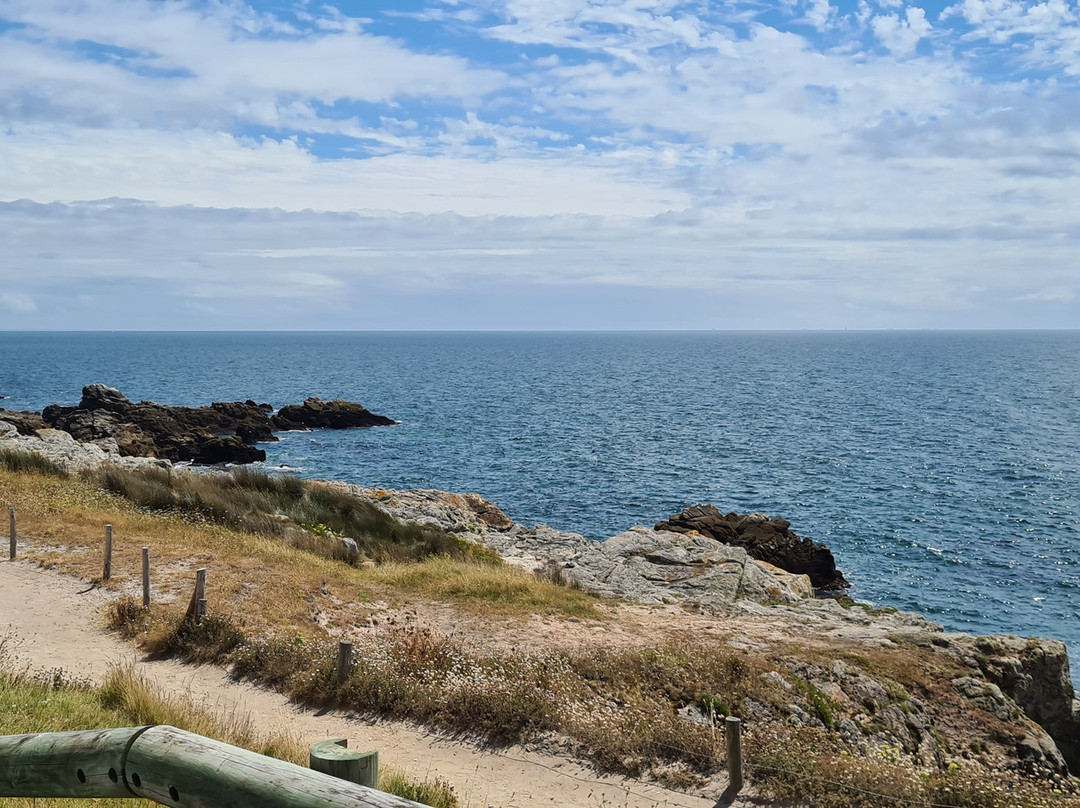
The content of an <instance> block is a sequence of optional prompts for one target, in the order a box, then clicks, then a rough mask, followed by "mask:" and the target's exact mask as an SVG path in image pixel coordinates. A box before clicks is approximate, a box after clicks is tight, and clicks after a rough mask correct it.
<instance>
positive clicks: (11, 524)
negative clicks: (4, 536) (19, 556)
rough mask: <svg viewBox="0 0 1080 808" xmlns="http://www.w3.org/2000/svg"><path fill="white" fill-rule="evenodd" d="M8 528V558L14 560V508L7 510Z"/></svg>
mask: <svg viewBox="0 0 1080 808" xmlns="http://www.w3.org/2000/svg"><path fill="white" fill-rule="evenodd" d="M8 527H10V529H11V545H10V547H9V548H8V558H10V559H11V560H12V561H14V560H15V508H14V507H11V508H8Z"/></svg>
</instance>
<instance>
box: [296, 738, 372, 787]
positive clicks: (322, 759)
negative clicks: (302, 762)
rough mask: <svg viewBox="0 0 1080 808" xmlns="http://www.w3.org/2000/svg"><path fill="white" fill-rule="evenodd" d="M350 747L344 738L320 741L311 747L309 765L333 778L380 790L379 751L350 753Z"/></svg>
mask: <svg viewBox="0 0 1080 808" xmlns="http://www.w3.org/2000/svg"><path fill="white" fill-rule="evenodd" d="M348 746H349V742H348V741H347V740H345V739H344V738H331V739H330V740H328V741H320V742H319V743H317V744H315V745H314V746H313V747H311V752H310V754H309V764H308V765H309V766H310V767H311V768H312V769H313V770H315V771H317V772H322V773H323V774H329V775H330V776H331V777H340V778H341V779H342V780H348V781H349V782H350V783H356V784H357V785H359V786H367V787H368V788H378V787H379V753H378V751H372V752H350V751H349V749H348Z"/></svg>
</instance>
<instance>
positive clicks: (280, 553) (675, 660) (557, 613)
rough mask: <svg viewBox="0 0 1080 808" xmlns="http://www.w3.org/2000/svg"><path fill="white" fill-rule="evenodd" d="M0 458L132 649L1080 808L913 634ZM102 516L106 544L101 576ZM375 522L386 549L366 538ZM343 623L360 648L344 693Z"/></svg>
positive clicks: (755, 762) (707, 769)
mask: <svg viewBox="0 0 1080 808" xmlns="http://www.w3.org/2000/svg"><path fill="white" fill-rule="evenodd" d="M4 457H5V456H4V455H0V463H2V464H3V466H4V467H5V468H7V469H15V470H5V471H0V498H2V499H3V501H4V502H6V503H8V504H11V505H14V506H15V507H16V508H17V509H18V512H19V518H20V526H21V527H20V530H21V531H23V533H22V535H24V536H26V537H27V538H26V541H27V545H28V546H27V548H26V549H25V550H20V557H21V558H26V559H29V560H32V561H35V562H37V563H40V564H43V565H45V566H50V567H55V568H57V569H59V570H62V571H64V572H68V573H71V574H75V575H78V576H80V577H82V578H83V579H85V580H91V581H95V580H96V581H97V583H98V585H99V586H101V587H102V588H104V589H105V590H106V591H107V592H109V593H111V594H113V595H114V596H115V597H114V600H113V605H112V607H111V610H110V614H109V616H108V617H109V620H110V622H111V625H112V627H113V628H115V629H117V630H120V631H122V632H124V633H125V634H127V635H128V636H130V637H131V638H132V639H133V640H134V641H136V642H139V643H141V644H142V645H143V647H144V648H145V649H146V650H147V651H150V652H151V653H156V654H160V655H167V656H173V657H177V658H180V659H184V660H188V661H192V662H214V663H217V664H221V665H225V666H228V667H229V668H230V670H231V673H232V675H233V676H234V677H236V678H243V679H247V680H251V681H254V682H258V683H261V684H264V685H266V686H269V687H274V688H277V689H279V690H281V691H283V692H286V693H288V694H289V695H290V696H291V697H292V698H294V699H296V700H298V701H301V702H303V703H306V704H310V705H316V706H320V707H329V706H340V707H343V708H347V709H349V710H354V711H357V712H359V713H362V714H367V715H378V716H384V717H390V718H400V719H408V720H412V721H420V722H424V723H427V724H429V725H431V726H432V727H434V728H437V729H441V730H444V731H448V732H451V733H456V734H461V735H464V736H468V737H473V738H477V739H480V740H483V741H485V742H489V743H495V744H504V743H512V742H522V741H527V742H531V743H540V744H545V743H547V744H553V745H556V746H558V747H559V748H561V749H564V750H565V749H569V750H571V751H572V752H573V753H575V754H577V755H579V756H581V757H583V758H586V759H588V760H590V761H592V763H593V764H594V765H595V766H596V768H597V769H599V770H601V771H610V772H619V773H623V774H627V775H630V776H635V777H647V778H654V779H657V780H659V781H661V782H663V783H665V784H667V785H669V786H671V787H675V788H685V789H694V788H701V787H704V786H706V785H707V784H708V783H710V782H715V781H716V779H717V778H722V776H723V775H722V772H723V768H724V764H725V761H724V759H723V756H724V751H723V738H722V730H721V726H722V719H723V716H725V715H728V714H730V715H736V716H739V717H741V718H742V719H743V720H744V721H745V722H746V728H747V729H746V734H745V738H744V744H745V753H746V759H747V762H748V772H747V775H748V778H749V779H750V781H751V783H752V784H753V786H754V787H755V788H756V789H757V790H758V793H759V795H761V796H763V797H765V798H772V799H778V800H779V799H787V800H792V799H797V800H802V801H807V802H812V803H813V804H816V805H828V806H836V808H846V807H847V806H852V807H854V806H861V805H880V804H885V802H886V801H888V802H893V801H900V802H904V803H909V804H912V805H923V806H930V805H951V806H993V807H996V806H1005V805H1019V806H1031V807H1032V808H1034V806H1043V805H1062V806H1069V807H1070V808H1072V806H1077V805H1080V800H1078V799H1077V798H1076V797H1075V796H1073V794H1072V792H1073V791H1074V789H1075V782H1076V781H1075V780H1073V779H1072V778H1070V777H1068V776H1065V775H1063V774H1061V773H1060V772H1053V771H1051V770H1046V769H1040V768H1038V767H1035V768H1024V765H1022V762H1020V761H1018V760H1017V758H1016V756H1015V753H1014V751H1013V750H1014V749H1015V748H1016V746H1017V744H1019V743H1021V742H1022V740H1023V739H1024V738H1025V737H1026V735H1027V734H1028V733H1030V732H1034V731H1036V729H1035V728H1034V726H1033V724H1032V723H1031V722H1030V721H1029V720H1027V719H1026V718H1024V717H1023V716H1022V714H1020V712H1019V711H1018V710H1016V709H1015V705H1014V707H1013V709H1012V711H1011V712H1006V713H1003V714H1001V715H995V714H994V713H993V712H992V711H991V710H990V707H993V706H994V705H991V704H990V703H989V702H987V705H988V707H987V709H974V708H973V707H972V705H971V703H970V702H969V701H968V700H966V699H965V697H964V696H963V695H962V694H961V693H960V692H959V690H958V688H957V686H956V685H955V684H954V683H955V682H963V681H966V680H968V679H971V678H972V677H973V676H975V675H976V674H977V673H978V665H977V664H976V662H977V661H973V662H971V665H967V663H966V662H965V661H964V660H963V659H961V658H958V657H956V656H953V655H949V654H945V653H942V652H941V649H940V648H938V647H937V646H935V645H934V644H933V643H931V642H927V643H925V644H924V643H922V641H921V640H919V639H918V638H917V637H914V635H910V636H906V637H905V636H901V635H900V634H899V633H897V634H896V635H895V636H894V637H893V639H892V641H890V642H889V643H887V644H884V645H882V646H880V647H863V646H855V645H851V644H845V643H844V642H841V641H838V640H832V639H829V638H827V637H824V636H822V637H817V638H809V637H808V636H794V635H792V634H791V633H790V631H788V630H786V629H784V628H780V629H776V628H775V627H772V628H770V626H769V621H768V620H762V621H759V622H758V623H752V622H751V621H749V619H747V620H735V619H716V618H711V617H709V616H707V615H700V614H697V613H695V612H693V611H688V610H681V611H680V610H678V609H671V608H668V609H665V608H664V607H656V608H654V609H650V608H649V607H630V606H627V605H623V604H618V603H613V602H611V601H599V600H597V599H594V598H592V597H590V596H588V595H586V594H584V593H582V592H580V591H577V590H575V589H573V588H570V587H567V586H562V585H559V584H558V583H555V582H552V581H550V580H542V579H541V578H540V577H538V576H535V575H530V574H526V573H523V572H521V571H519V570H516V569H514V568H512V567H509V566H507V565H504V564H501V563H497V562H496V560H495V559H492V558H491V557H490V555H489V554H484V553H477V552H465V551H461V549H460V547H459V543H460V542H462V541H463V540H462V539H460V538H458V537H456V536H452V535H450V534H446V533H443V537H445V538H439V539H438V542H435V540H434V539H432V540H431V541H432V542H433V543H430V544H425V542H426V541H428V540H427V539H425V538H423V536H424V533H423V531H424V530H430V531H432V533H435V534H437V533H439V532H440V531H439V530H438V529H435V528H418V527H417V526H415V525H402V524H401V523H398V522H396V521H395V520H393V519H392V518H391V517H389V516H387V515H385V514H384V513H382V512H376V514H377V515H376V516H375V517H372V516H371V514H370V513H368V512H367V511H366V510H364V509H354V508H353V507H352V504H351V503H348V502H345V501H344V500H343V498H344V497H346V496H347V495H345V494H343V493H341V492H339V491H337V490H336V489H335V488H334V487H333V486H328V485H324V484H319V483H309V482H300V481H297V480H283V479H279V478H276V477H268V476H266V475H261V474H257V473H250V472H241V473H239V474H235V473H234V474H227V475H226V474H214V475H207V474H202V475H194V474H188V473H181V472H176V471H174V472H172V473H170V474H164V473H159V472H158V471H156V470H151V471H138V472H126V471H125V472H123V473H122V474H117V473H116V472H115V470H110V471H107V472H102V471H96V472H90V473H87V474H85V475H82V476H64V475H60V474H56V473H53V470H50V469H47V468H35V469H29V468H26V467H25V464H23V463H22V461H20V460H18V459H16V461H9V460H6V459H3V458H4ZM346 520H353V521H346ZM365 520H366V521H365ZM106 523H108V524H112V525H113V526H114V531H115V537H116V539H115V549H114V560H113V576H112V579H111V580H110V581H108V582H103V581H101V580H100V575H101V566H100V564H101V556H100V551H99V550H100V535H101V527H102V525H104V524H106ZM320 526H322V527H321V528H320ZM365 531H366V532H365ZM301 533H305V534H308V535H310V536H311V539H304V540H301V538H300V534H301ZM342 536H348V537H350V538H355V539H356V540H357V544H358V545H360V543H361V540H364V541H365V542H367V543H366V544H364V545H363V546H364V547H365V548H366V549H365V550H364V552H363V556H362V557H363V558H364V559H366V560H367V561H368V562H369V563H366V564H365V563H363V561H360V562H358V563H345V562H344V561H342V560H340V559H339V558H338V556H337V555H335V553H334V552H333V551H332V550H331V549H330V547H331V544H332V543H340V537H342ZM410 536H412V537H416V538H408V537H410ZM378 537H383V539H384V540H385V544H386V545H387V546H388V547H390V548H391V549H390V550H386V551H385V552H384V551H382V550H376V540H377V538H378ZM447 540H449V541H448V542H447ZM323 542H325V544H324V543H323ZM142 546H149V547H150V548H151V557H152V559H153V570H154V571H153V576H152V577H153V581H154V605H153V607H152V608H151V609H150V610H146V609H143V608H142V606H141V604H140V603H139V602H137V601H134V600H132V599H131V597H130V596H131V595H132V594H134V592H135V591H137V590H136V588H135V587H136V583H137V570H138V554H139V551H140V549H141V547H142ZM402 546H404V547H407V548H408V551H407V552H404V553H401V554H398V550H397V548H399V547H402ZM420 547H428V548H430V549H431V552H421V551H419V550H418V549H417V548H420ZM442 547H449V548H452V549H450V550H448V551H446V552H443V551H441V550H440V548H442ZM455 548H456V549H455ZM198 567H208V568H209V570H210V578H209V585H208V599H209V601H210V613H209V615H208V617H206V618H205V619H203V620H202V621H201V623H198V624H196V623H192V622H187V621H185V620H184V617H183V615H184V607H185V606H186V603H187V598H188V596H189V594H190V591H191V581H192V578H193V571H194V570H195V569H196V568H198ZM763 608H767V607H763ZM836 608H837V609H838V610H840V611H844V610H843V609H842V607H840V606H837V607H836ZM847 611H853V612H857V613H859V614H861V615H862V614H865V612H863V610H862V609H849V610H847ZM865 616H866V618H867V619H872V618H874V616H873V615H868V614H866V615H865ZM880 617H883V618H884V617H888V615H884V616H880ZM627 621H630V623H631V624H632V625H631V627H630V628H625V627H624V624H625V623H626V622H627ZM635 621H636V622H635ZM341 637H348V639H349V640H350V641H351V642H353V643H354V646H355V649H356V650H355V658H356V660H357V661H356V663H355V664H354V665H353V668H352V670H351V672H350V673H349V675H348V677H347V678H346V680H345V681H344V682H343V683H341V684H339V683H338V681H337V678H336V675H335V651H336V644H337V640H338V639H339V638H341ZM972 666H974V667H972ZM920 759H922V760H923V762H922V763H917V762H916V761H918V760H920Z"/></svg>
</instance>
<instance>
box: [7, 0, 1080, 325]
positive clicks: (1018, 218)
mask: <svg viewBox="0 0 1080 808" xmlns="http://www.w3.org/2000/svg"><path fill="white" fill-rule="evenodd" d="M281 8H282V4H277V3H275V4H272V7H271V5H270V4H266V5H263V4H258V3H251V4H245V3H242V2H210V3H203V2H194V1H192V2H188V1H187V0H170V1H169V2H145V1H144V0H84V2H80V3H71V2H60V0H35V1H34V2H29V0H22V1H20V0H0V115H2V117H3V126H2V127H0V232H3V233H5V236H6V238H5V239H4V240H3V241H2V242H0V255H2V262H0V289H2V291H0V328H67V327H74V328H90V327H113V328H144V327H158V328H163V327H168V328H226V327H238V328H260V327H261V328H280V327H289V328H321V327H332V328H514V327H528V328H683V327H692V328H831V327H837V328H841V327H847V328H867V327H897V328H921V327H943V328H948V327H983V328H986V327H1075V326H1076V325H1077V324H1078V323H1080V304H1078V302H1077V301H1078V294H1080V272H1078V267H1077V266H1076V264H1077V259H1076V256H1078V255H1080V251H1078V246H1080V244H1078V235H1080V222H1078V218H1077V214H1076V211H1077V210H1080V205H1078V204H1077V203H1078V201H1080V179H1078V176H1077V168H1078V166H1080V160H1078V158H1080V126H1078V123H1080V120H1078V119H1080V93H1078V84H1077V81H1078V80H1077V76H1078V73H1080V22H1078V20H1080V12H1078V9H1077V6H1076V3H1075V2H1073V3H1066V2H1064V0H1048V2H1045V3H1031V2H1019V0H1018V1H1017V2H1012V1H1011V0H986V1H985V2H983V0H963V2H960V3H957V4H954V5H936V6H935V5H931V4H926V3H924V4H922V5H916V4H912V3H906V2H902V0H880V2H877V1H873V2H871V1H870V0H861V1H860V2H853V3H846V4H845V3H829V2H826V0H812V2H803V0H785V2H784V3H781V4H765V5H762V4H758V3H752V2H732V3H725V4H706V5H703V4H696V3H679V2H674V1H673V0H666V1H656V2H650V1H649V0H635V2H630V3H628V2H595V1H594V2H587V0H560V2H540V0H490V1H488V0H475V1H470V0H454V2H437V1H433V2H430V3H426V4H425V3H419V4H414V5H411V6H409V7H408V8H404V9H403V7H402V6H401V5H400V4H395V5H393V6H389V5H388V6H387V7H385V8H384V9H383V10H381V11H379V12H377V13H376V12H373V11H372V9H371V8H370V7H368V6H365V9H366V12H365V13H366V14H368V16H367V17H363V18H361V17H358V16H355V15H353V13H352V12H351V11H350V7H348V6H346V5H345V4H338V6H337V7H334V6H326V5H322V4H314V3H310V4H309V3H297V4H295V5H294V6H292V7H291V9H290V10H289V11H287V12H284V11H282V10H281ZM162 301H168V302H169V304H170V305H168V306H166V307H164V308H166V309H167V312H166V313H165V315H164V317H162V316H152V315H150V314H146V313H145V312H144V307H147V306H150V307H154V306H156V307H157V308H158V309H161V308H163V307H162V306H161V302H162ZM102 318H106V319H107V320H108V321H109V323H110V324H109V325H106V324H105V323H103V322H101V319H102Z"/></svg>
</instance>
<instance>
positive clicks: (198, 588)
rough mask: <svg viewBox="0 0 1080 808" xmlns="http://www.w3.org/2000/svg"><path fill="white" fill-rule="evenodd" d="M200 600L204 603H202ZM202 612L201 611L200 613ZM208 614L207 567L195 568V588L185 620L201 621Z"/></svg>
mask: <svg viewBox="0 0 1080 808" xmlns="http://www.w3.org/2000/svg"><path fill="white" fill-rule="evenodd" d="M200 601H202V604H201V605H200V603H199V602H200ZM200 612H201V613H200ZM205 615H206V567H200V568H199V569H197V570H195V589H194V590H193V591H192V593H191V603H189V604H188V608H187V612H186V613H185V614H184V621H185V622H191V621H194V622H196V623H197V622H199V620H201V619H202V618H203V617H204V616H205Z"/></svg>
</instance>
